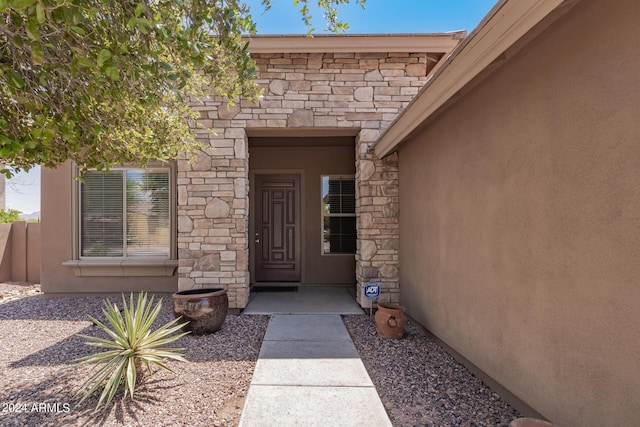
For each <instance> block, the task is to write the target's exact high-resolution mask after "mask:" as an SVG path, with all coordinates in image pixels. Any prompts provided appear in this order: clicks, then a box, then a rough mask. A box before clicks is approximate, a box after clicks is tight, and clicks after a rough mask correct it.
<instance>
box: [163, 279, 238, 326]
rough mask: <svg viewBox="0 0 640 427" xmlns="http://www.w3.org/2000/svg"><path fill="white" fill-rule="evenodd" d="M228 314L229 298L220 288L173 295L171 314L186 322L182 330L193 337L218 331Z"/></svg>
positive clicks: (192, 290) (191, 290) (188, 291)
mask: <svg viewBox="0 0 640 427" xmlns="http://www.w3.org/2000/svg"><path fill="white" fill-rule="evenodd" d="M228 312H229V297H228V296H227V290H226V289H224V288H222V287H220V288H204V289H189V290H187V291H180V292H176V293H175V294H173V314H174V315H175V316H176V318H178V317H180V316H182V320H188V321H189V323H188V324H187V325H185V326H184V327H183V328H182V329H183V330H185V331H191V333H192V334H194V335H203V334H210V333H213V332H216V331H218V330H220V328H222V324H223V323H224V319H225V318H226V317H227V313H228Z"/></svg>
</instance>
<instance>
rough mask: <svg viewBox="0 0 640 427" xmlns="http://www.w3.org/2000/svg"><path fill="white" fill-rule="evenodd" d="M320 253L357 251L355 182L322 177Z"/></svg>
mask: <svg viewBox="0 0 640 427" xmlns="http://www.w3.org/2000/svg"><path fill="white" fill-rule="evenodd" d="M322 253H323V254H325V255H326V254H355V253H356V181H355V178H354V177H353V176H350V177H349V176H348V177H344V176H323V177H322Z"/></svg>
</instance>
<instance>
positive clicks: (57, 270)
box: [40, 162, 178, 295]
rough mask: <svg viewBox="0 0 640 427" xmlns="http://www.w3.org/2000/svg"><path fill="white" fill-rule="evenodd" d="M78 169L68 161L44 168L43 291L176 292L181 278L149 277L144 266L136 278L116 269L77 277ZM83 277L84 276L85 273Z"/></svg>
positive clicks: (42, 199)
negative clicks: (74, 264) (76, 178)
mask: <svg viewBox="0 0 640 427" xmlns="http://www.w3.org/2000/svg"><path fill="white" fill-rule="evenodd" d="M75 173H76V171H75V168H74V166H73V164H72V163H71V162H67V163H65V164H63V165H62V166H60V167H58V168H56V169H46V168H43V169H42V178H41V183H40V185H41V187H40V197H41V206H42V209H41V212H42V214H41V223H40V224H41V228H40V234H41V237H40V242H41V248H40V249H41V255H42V256H41V262H40V275H41V280H40V285H41V288H42V291H43V292H45V293H47V294H50V295H55V294H76V295H80V294H95V293H99V294H105V293H120V292H140V291H151V292H160V293H164V292H175V291H176V290H177V289H178V283H177V282H178V278H177V276H176V275H171V274H170V273H171V271H172V270H175V267H172V268H171V267H170V268H169V269H168V270H169V272H168V273H166V274H169V275H166V274H165V275H162V276H158V275H157V274H155V273H154V274H152V275H149V274H148V273H147V272H146V271H144V270H145V269H144V266H137V270H138V272H137V273H136V275H135V276H132V275H129V276H125V275H123V274H119V275H114V270H113V268H112V267H111V268H109V271H105V272H104V273H102V272H100V271H93V272H91V273H90V274H91V275H90V276H83V275H77V274H78V273H79V270H78V268H77V267H75V266H73V265H65V264H68V263H69V262H70V261H71V262H73V261H74V260H75V259H76V258H77V255H76V254H75V253H74V240H75V239H76V238H77V223H76V220H77V215H78V212H77V209H78V207H77V205H76V201H75V200H74V192H75V191H76V185H77V181H76V180H74V174H75ZM81 274H82V273H81Z"/></svg>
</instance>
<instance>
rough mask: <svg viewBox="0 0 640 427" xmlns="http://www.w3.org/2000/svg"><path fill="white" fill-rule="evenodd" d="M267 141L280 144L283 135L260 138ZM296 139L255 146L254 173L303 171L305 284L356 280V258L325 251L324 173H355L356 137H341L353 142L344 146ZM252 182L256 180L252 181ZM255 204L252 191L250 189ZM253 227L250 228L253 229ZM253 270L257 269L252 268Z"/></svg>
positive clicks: (253, 152)
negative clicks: (293, 143) (290, 142)
mask: <svg viewBox="0 0 640 427" xmlns="http://www.w3.org/2000/svg"><path fill="white" fill-rule="evenodd" d="M260 139H261V140H262V141H265V140H267V143H269V142H271V143H272V144H277V143H278V140H279V139H280V138H266V139H264V138H260ZM313 139H314V140H315V141H314V145H313V146H309V145H306V144H308V141H309V138H301V139H297V138H296V141H298V145H297V146H287V147H278V146H252V145H251V143H250V144H249V145H250V148H249V152H250V154H251V156H250V160H249V170H250V171H251V175H252V176H253V175H254V174H259V173H271V172H275V171H277V173H288V172H287V171H290V172H289V173H301V175H302V187H303V188H302V192H303V195H304V197H303V199H302V204H303V206H302V215H303V216H304V220H303V221H302V224H301V225H302V230H301V233H302V242H301V245H302V247H303V248H304V251H303V254H302V255H303V259H302V279H301V282H302V283H304V284H314V285H335V284H348V285H353V284H354V283H355V271H356V266H355V258H354V255H347V254H332V255H323V254H322V247H321V246H322V212H321V199H322V193H321V177H322V175H343V176H344V175H351V176H353V175H354V173H355V152H354V140H353V138H341V139H346V140H347V141H348V142H350V143H349V144H347V145H343V146H329V145H327V146H323V145H321V144H322V142H323V141H327V142H330V141H332V140H335V139H336V138H322V140H320V141H318V139H319V138H313ZM251 184H252V185H253V180H251ZM250 198H251V202H252V203H253V200H254V197H253V193H252V192H250ZM253 229H254V228H253V227H250V230H253ZM250 271H254V270H253V269H252V268H250Z"/></svg>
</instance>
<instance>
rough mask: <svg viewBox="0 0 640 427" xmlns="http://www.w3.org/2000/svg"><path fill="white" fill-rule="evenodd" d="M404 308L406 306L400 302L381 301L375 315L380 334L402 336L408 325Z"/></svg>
mask: <svg viewBox="0 0 640 427" xmlns="http://www.w3.org/2000/svg"><path fill="white" fill-rule="evenodd" d="M404 310H405V309H404V307H402V306H401V305H398V304H391V303H387V302H379V303H378V311H376V316H375V318H376V329H377V331H378V335H379V336H381V337H382V338H396V339H399V338H402V335H403V334H404V328H405V326H407V318H406V317H405V315H404Z"/></svg>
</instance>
